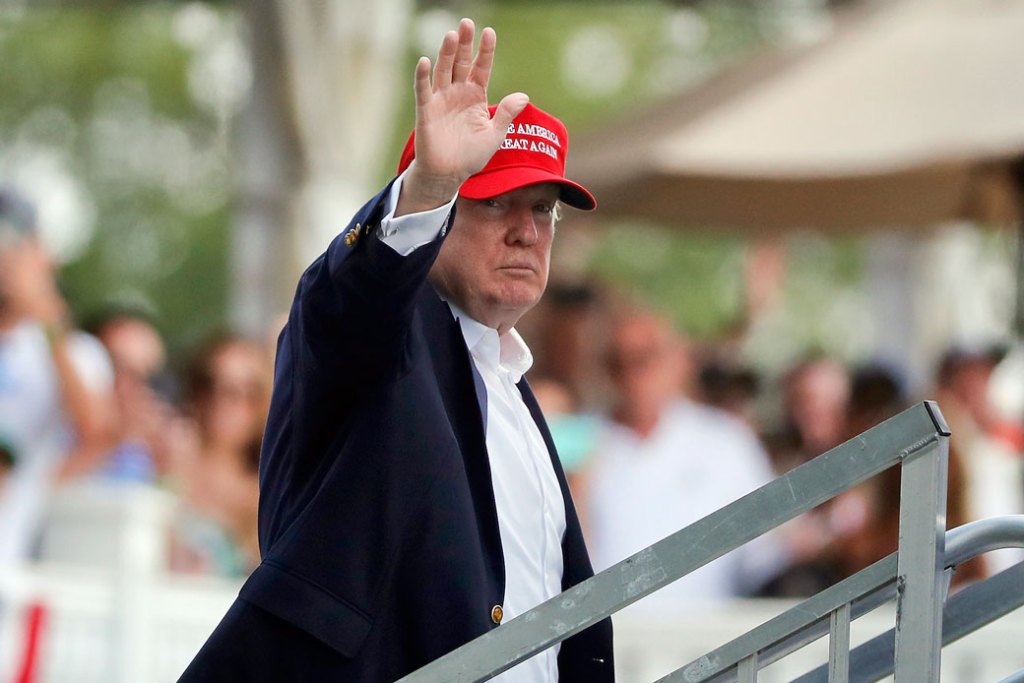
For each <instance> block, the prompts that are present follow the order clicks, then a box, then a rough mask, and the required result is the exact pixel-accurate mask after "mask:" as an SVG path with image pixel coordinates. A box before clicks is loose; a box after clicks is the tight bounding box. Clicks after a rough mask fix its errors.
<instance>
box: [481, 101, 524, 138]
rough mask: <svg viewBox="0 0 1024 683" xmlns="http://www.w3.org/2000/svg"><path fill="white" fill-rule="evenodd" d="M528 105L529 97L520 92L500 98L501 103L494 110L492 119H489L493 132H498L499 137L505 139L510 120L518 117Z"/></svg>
mask: <svg viewBox="0 0 1024 683" xmlns="http://www.w3.org/2000/svg"><path fill="white" fill-rule="evenodd" d="M529 103H530V96H529V95H527V94H526V93H522V92H514V93H512V94H510V95H505V97H503V98H501V102H498V108H497V109H495V110H494V118H493V119H491V120H492V121H493V122H494V128H495V130H500V131H501V136H502V137H505V131H506V130H508V124H510V123H512V119H514V118H515V117H517V116H519V113H520V112H521V111H523V109H525V108H526V105H527V104H529Z"/></svg>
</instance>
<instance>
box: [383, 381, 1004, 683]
mask: <svg viewBox="0 0 1024 683" xmlns="http://www.w3.org/2000/svg"><path fill="white" fill-rule="evenodd" d="M948 437H949V429H948V427H947V426H946V423H945V420H944V419H943V417H942V414H941V412H940V411H939V409H938V406H937V405H936V404H935V403H933V402H931V401H926V402H923V403H920V404H918V405H916V406H914V407H912V408H910V409H908V410H906V411H904V412H902V413H900V414H899V415H896V416H895V417H893V418H891V419H889V420H887V421H885V422H883V423H881V424H879V425H878V426H876V427H874V428H872V429H870V430H868V431H866V432H864V433H863V434H861V435H860V436H857V437H855V438H853V439H851V440H850V441H847V442H846V443H844V444H842V445H840V446H837V447H836V448H833V449H832V450H830V451H828V452H827V453H824V454H822V455H820V456H818V457H817V458H815V459H814V460H812V461H810V462H808V463H806V464H804V465H801V466H800V467H797V468H795V469H793V470H791V471H790V472H788V473H786V474H784V475H783V476H781V477H779V478H778V479H775V480H774V481H772V482H771V483H769V484H767V485H765V486H763V487H761V488H760V489H757V490H756V491H753V492H751V493H750V494H748V495H746V496H744V497H743V498H740V499H739V500H737V501H735V502H733V503H731V504H729V505H727V506H725V507H724V508H721V509H720V510H717V511H716V512H714V513H712V514H710V515H708V516H707V517H704V518H703V519H701V520H699V521H697V522H695V523H694V524H691V525H690V526H688V527H686V528H684V529H681V530H680V531H678V532H676V533H674V534H672V535H671V536H669V537H667V538H665V539H663V540H661V541H659V542H657V543H655V544H654V545H652V546H650V547H648V548H646V549H644V550H642V551H640V552H639V553H637V554H635V555H633V556H632V557H629V558H627V559H626V560H624V561H622V562H620V563H618V564H616V565H614V566H612V567H610V568H608V569H606V570H604V571H602V572H601V573H599V574H597V575H595V576H593V577H592V578H590V579H587V580H586V581H584V582H582V583H580V584H578V585H577V586H574V587H573V588H570V589H569V590H567V591H565V592H564V593H562V594H561V595H558V596H556V597H554V598H552V599H551V600H548V601H547V602H545V603H543V604H541V605H538V606H537V607H535V608H534V609H532V610H530V611H528V612H526V613H524V614H522V615H520V616H519V617H517V618H515V619H512V620H511V621H509V622H508V623H507V624H504V625H502V626H501V627H499V628H497V629H495V630H494V631H492V632H490V633H487V634H485V635H483V636H480V637H479V638H477V639H476V640H473V641H471V642H469V643H467V644H466V645H463V646H462V647H460V648H458V649H456V650H454V651H453V652H451V653H449V654H447V655H445V656H443V657H440V658H439V659H437V660H435V661H434V662H432V663H430V664H428V665H427V666H425V667H423V668H422V669H419V670H418V671H416V672H413V673H412V674H410V675H408V676H406V677H404V678H402V679H401V681H400V683H430V682H437V683H441V682H444V683H449V682H456V681H459V682H465V683H468V682H470V681H485V680H488V679H489V678H492V677H493V676H496V675H497V674H499V673H501V672H502V671H505V670H506V669H508V668H510V667H512V666H514V665H516V664H518V663H519V662H521V661H523V660H525V659H527V658H529V657H531V656H533V655H534V654H536V653H538V652H540V651H542V650H544V649H546V648H548V647H551V646H552V645H554V644H556V643H559V642H561V641H562V640H565V639H566V638H568V637H570V636H572V635H573V634H575V633H578V632H579V631H581V630H583V629H585V628H587V627H588V626H591V625H593V624H595V623H597V622H598V621H600V620H602V619H604V618H606V617H608V616H609V615H611V614H613V613H615V612H617V611H619V610H620V609H622V608H624V607H626V606H627V605H630V604H632V603H633V602H636V601H637V600H639V599H641V598H643V597H645V596H647V595H650V594H651V593H654V592H655V591H657V590H658V589H660V588H662V587H664V586H666V585H668V584H669V583H671V582H673V581H675V580H676V579H679V578H680V577H682V576H685V575H686V574H689V573H690V572H692V571H694V570H696V569H698V568H700V567H702V566H704V565H706V564H708V563H709V562H711V561H713V560H715V559H717V558H718V557H721V556H722V555H724V554H726V553H727V552H730V551H732V550H734V549H736V548H738V547H739V546H741V545H743V544H745V543H747V542H749V541H751V540H752V539H754V538H757V537H758V536H760V535H762V534H764V533H766V532H768V531H770V530H771V529H773V528H775V527H777V526H779V525H781V524H783V523H785V522H787V521H789V520H791V519H793V518H794V517H796V516H798V515H800V514H802V513H804V512H806V511H808V510H810V509H812V508H814V507H816V506H818V505H820V504H822V503H824V502H826V501H828V500H830V499H831V498H834V497H835V496H837V495H838V494H840V493H842V492H843V491H845V490H847V489H849V488H852V487H853V486H856V485H857V484H859V483H861V482H863V481H865V480H867V479H869V478H870V477H872V476H874V475H876V474H878V473H880V472H882V471H884V470H886V469H888V468H890V467H893V466H896V465H899V466H900V467H901V468H902V475H901V491H900V530H899V546H898V551H897V552H896V553H894V554H893V555H891V556H889V557H887V558H885V559H883V560H881V561H879V562H877V563H875V564H874V565H871V566H870V567H868V568H867V569H864V570H863V571H861V572H860V573H858V574H856V575H854V576H852V577H850V578H848V579H846V580H844V581H842V582H840V583H837V584H836V585H834V586H832V587H830V588H828V589H826V590H825V591H823V592H821V593H819V594H817V595H815V596H813V597H811V598H809V599H808V600H806V601H804V602H802V603H800V604H799V605H798V606H797V607H795V608H793V609H791V610H788V611H787V612H785V613H783V614H781V615H779V616H778V617H776V618H775V619H772V620H770V621H768V622H766V623H765V624H763V625H762V626H760V627H758V628H755V629H753V630H752V631H750V632H748V633H747V634H745V635H743V636H741V637H740V638H738V639H736V640H734V641H732V642H731V643H729V644H727V645H725V646H723V647H721V648H718V649H717V650H715V651H713V652H712V653H709V654H708V655H705V656H704V657H701V658H700V659H698V660H696V661H695V662H692V663H690V664H688V665H687V666H685V667H682V668H681V669H678V670H676V671H674V672H673V673H671V674H669V675H668V676H666V677H664V678H663V679H661V680H662V681H685V682H686V683H696V682H697V681H726V680H732V681H740V682H741V683H747V682H750V681H756V680H757V673H758V671H759V669H761V668H762V667H764V666H766V665H767V664H769V663H770V662H772V661H775V660H776V659H778V658H779V657H781V656H784V655H785V654H787V653H788V652H791V651H793V650H794V649H797V648H799V647H802V646H803V645H805V644H807V643H809V642H811V641H813V640H815V639H817V638H819V637H821V636H822V635H824V633H826V632H827V633H829V636H830V648H829V662H828V664H827V665H826V667H824V668H823V669H822V671H821V672H820V673H819V672H811V674H808V676H810V678H806V677H805V678H806V680H809V681H810V680H823V679H822V678H821V676H825V677H827V680H829V681H831V682H834V683H843V682H845V681H849V680H875V679H874V678H870V679H868V678H864V677H862V675H861V673H860V669H861V668H862V660H864V661H865V662H868V663H874V662H875V661H876V660H878V659H879V654H878V653H879V652H882V650H883V649H884V648H885V647H890V648H891V649H890V650H889V651H888V653H889V654H888V662H890V663H891V668H889V671H890V672H894V673H895V679H896V681H897V682H908V683H909V682H911V681H913V682H915V683H919V682H921V681H937V680H938V677H939V656H940V649H941V646H942V644H943V640H944V638H945V637H947V636H952V634H953V633H954V631H956V630H957V629H960V628H963V629H966V630H964V632H965V633H966V632H968V631H969V630H973V629H974V628H978V626H980V625H981V623H984V619H981V620H980V621H979V619H977V618H975V617H972V616H971V615H970V614H968V613H969V612H972V610H971V609H969V606H970V605H971V604H976V603H978V602H982V601H986V600H990V599H994V596H996V595H997V594H998V592H999V590H1005V585H1004V584H1005V583H1006V582H1014V581H1016V582H1017V584H1016V585H1017V587H1018V588H1019V586H1020V583H1019V582H1020V581H1021V578H1020V577H1021V572H1022V569H1024V565H1021V566H1018V567H1015V568H1011V569H1009V570H1006V571H1005V572H1003V573H1002V574H999V575H996V576H994V577H992V578H991V579H989V580H987V581H985V582H984V583H982V584H979V586H978V587H977V590H976V591H972V592H971V593H968V592H967V591H964V596H965V597H964V598H962V599H961V598H959V596H960V594H957V596H954V598H953V599H951V600H950V608H949V609H947V616H946V619H947V623H945V624H944V622H943V602H944V599H945V595H946V589H947V582H946V581H945V578H946V577H945V571H944V570H945V568H946V567H947V565H948V562H947V561H946V558H947V553H946V547H945V543H946V533H945V509H946V466H947V458H948ZM1010 526H1011V527H1013V524H1010ZM972 528H974V527H972ZM1013 528H1014V529H1015V528H1016V527H1013ZM1004 531H1005V530H1004ZM956 533H957V532H953V535H951V537H950V543H951V546H952V545H953V544H954V541H956V543H957V544H960V545H963V544H965V543H966V545H968V546H970V545H971V544H970V543H967V542H966V541H957V540H956V539H958V538H976V536H977V534H978V533H979V532H969V531H963V532H959V533H960V535H959V536H957V535H956ZM969 534H974V535H969ZM982 535H983V536H984V534H982ZM1021 537H1022V539H1024V534H1022V536H1021ZM972 542H973V541H972ZM1011 544H1013V543H1011ZM957 547H958V548H959V545H958V546H957ZM951 550H952V548H951ZM968 550H970V548H968ZM957 552H958V553H962V552H963V549H962V548H960V549H958V550H957ZM985 586H988V587H987V588H986V587H985ZM1017 593H1018V594H1021V593H1024V591H1020V590H1017ZM892 597H895V598H896V601H897V618H896V628H895V629H893V631H892V632H890V633H889V634H885V635H883V636H880V637H879V639H876V640H877V641H878V642H877V643H876V644H875V645H873V646H872V647H871V648H868V647H867V646H868V645H872V643H874V642H875V641H869V643H865V645H863V646H861V647H858V648H857V649H855V650H853V652H851V650H850V640H849V632H850V621H851V620H852V619H855V618H856V617H857V616H859V615H861V614H863V613H865V612H867V611H869V610H870V609H873V608H874V607H876V606H877V605H879V604H881V603H883V602H885V601H886V600H889V599H891V598H892ZM998 602H1000V605H994V604H993V605H991V608H990V610H989V613H992V614H995V613H997V612H998V611H999V609H998V608H999V607H1000V606H1005V605H1006V604H1007V603H1008V602H1012V601H1007V600H1005V599H1003V600H1001V601H998ZM961 603H963V604H964V605H965V607H964V608H963V609H960V610H959V611H957V610H958V606H959V605H960V604H961ZM958 614H963V615H965V616H954V615H958ZM996 616H998V614H996ZM985 618H987V617H985ZM954 622H955V624H958V625H957V626H953V623H954ZM869 660H870V661H869ZM851 671H854V672H857V673H855V675H854V677H853V678H852V679H851ZM883 675H884V674H883Z"/></svg>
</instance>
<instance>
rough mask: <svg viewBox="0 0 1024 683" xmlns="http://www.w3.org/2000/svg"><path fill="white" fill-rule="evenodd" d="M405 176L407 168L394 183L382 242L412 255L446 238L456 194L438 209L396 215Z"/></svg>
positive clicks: (387, 201)
mask: <svg viewBox="0 0 1024 683" xmlns="http://www.w3.org/2000/svg"><path fill="white" fill-rule="evenodd" d="M404 179H405V172H404V171H403V172H402V175H400V176H398V178H397V179H396V180H395V182H394V183H392V185H391V190H390V191H389V193H388V197H387V199H386V200H385V208H386V209H387V214H386V215H385V216H384V218H382V219H381V221H380V229H379V230H378V232H377V235H378V237H379V238H380V241H381V242H383V243H384V244H386V245H388V246H389V247H391V248H392V249H393V250H395V251H396V252H397V253H398V254H399V255H400V256H408V255H409V254H411V253H412V252H414V251H416V250H417V249H419V248H420V247H422V246H425V245H427V244H430V243H431V242H433V241H434V240H436V239H437V238H438V237H443V236H444V231H445V226H446V225H447V223H448V214H450V213H451V211H452V206H453V205H454V204H455V197H452V198H451V201H449V202H448V203H447V204H444V205H443V206H439V207H437V208H436V209H431V210H430V211H421V212H420V213H408V214H406V215H404V216H399V217H398V218H395V209H396V208H398V197H399V195H400V194H401V192H402V181H403V180H404ZM456 196H458V195H456Z"/></svg>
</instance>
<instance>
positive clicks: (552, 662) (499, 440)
mask: <svg viewBox="0 0 1024 683" xmlns="http://www.w3.org/2000/svg"><path fill="white" fill-rule="evenodd" d="M403 175H404V174H403ZM402 179H403V178H402V177H399V179H398V180H396V181H395V184H394V185H393V186H392V189H391V194H390V196H389V197H388V198H387V204H386V208H387V214H386V216H385V217H384V219H383V220H382V221H381V228H380V232H379V235H380V239H381V240H382V241H383V242H384V243H385V244H387V245H388V246H390V247H391V248H393V249H394V250H395V251H396V252H398V253H399V254H401V255H403V256H407V255H409V254H410V253H412V252H413V251H414V250H415V249H417V248H419V247H421V246H424V245H425V244H429V243H430V242H432V241H433V240H434V239H436V238H437V237H438V236H440V235H441V234H442V230H443V228H444V223H445V219H446V218H447V216H448V213H449V211H450V210H451V205H452V203H453V202H454V201H455V200H454V198H453V199H452V202H449V203H448V204H446V205H445V206H442V207H440V208H438V209H434V210H432V211H426V212H423V213H418V214H408V215H405V216H401V217H399V218H395V217H394V212H395V207H396V206H397V203H398V195H399V192H400V191H401V182H402ZM448 305H449V306H450V307H451V310H452V315H454V316H455V318H456V319H457V320H458V321H459V326H460V328H461V330H462V336H463V338H464V339H465V341H466V347H467V348H468V349H469V351H470V355H471V356H472V358H473V364H474V365H475V366H476V370H477V372H479V374H480V377H481V378H482V379H483V382H484V386H485V388H486V392H487V410H486V416H487V424H486V428H485V434H486V441H487V454H488V460H489V462H490V465H491V484H492V486H493V488H494V502H495V506H496V508H497V512H498V530H499V533H500V535H501V549H502V556H503V559H504V563H505V598H504V601H503V603H502V609H503V612H504V616H503V619H502V621H503V622H505V621H507V620H508V619H512V618H514V617H516V616H518V615H520V614H522V613H523V612H526V611H527V610H529V609H531V608H533V607H536V606H537V605H539V604H540V603H542V602H544V601H545V600H548V599H550V598H552V597H554V596H556V595H558V594H559V593H560V592H561V591H562V537H563V536H564V534H565V501H564V500H563V498H562V491H561V488H560V487H559V485H558V479H557V478H556V476H555V471H554V467H553V466H552V464H551V456H550V454H549V453H548V449H547V446H546V445H545V444H544V439H543V437H541V434H540V430H539V429H538V428H537V424H536V423H535V422H534V421H533V417H532V416H531V415H530V411H529V409H528V408H527V407H526V404H525V403H523V398H522V395H521V394H520V393H519V389H518V388H517V387H516V384H517V383H518V382H519V381H520V380H521V379H522V377H523V375H524V374H525V373H526V371H527V370H529V368H530V366H531V365H533V356H532V354H531V353H530V349H529V348H528V347H527V346H526V343H525V342H524V341H523V339H522V337H520V336H519V333H518V332H516V331H515V330H514V329H511V330H509V331H508V332H506V333H505V334H503V335H500V336H499V335H498V332H497V330H495V329H493V328H490V327H487V326H485V325H483V324H482V323H480V322H478V321H476V320H474V319H473V318H471V317H469V316H468V315H467V314H466V313H464V312H463V311H461V310H460V309H459V308H458V307H457V306H455V305H454V304H453V303H451V302H449V304H448ZM558 650H559V646H558V645H556V646H554V647H551V648H548V649H547V650H545V651H544V652H542V653H540V654H538V655H536V656H534V657H532V658H530V659H529V660H527V661H525V662H522V663H521V664H519V665H517V666H515V667H513V668H511V669H509V670H508V671H506V672H504V673H503V674H501V675H499V676H497V677H496V678H494V679H492V680H496V681H502V682H503V683H513V682H519V681H522V682H524V683H526V682H537V681H557V680H558Z"/></svg>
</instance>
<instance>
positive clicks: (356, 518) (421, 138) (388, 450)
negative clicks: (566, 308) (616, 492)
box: [183, 19, 613, 681]
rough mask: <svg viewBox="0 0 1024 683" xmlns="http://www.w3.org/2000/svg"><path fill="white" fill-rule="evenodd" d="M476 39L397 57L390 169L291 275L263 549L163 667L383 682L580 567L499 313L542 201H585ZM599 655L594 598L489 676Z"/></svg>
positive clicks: (540, 284) (553, 136) (268, 453)
mask: <svg viewBox="0 0 1024 683" xmlns="http://www.w3.org/2000/svg"><path fill="white" fill-rule="evenodd" d="M473 39H474V27H473V23H472V22H471V21H469V20H468V19H464V20H462V22H461V23H460V25H459V30H458V32H457V33H456V32H454V31H450V32H449V33H448V34H446V36H445V38H444V41H443V43H442V45H441V49H440V51H439V53H438V58H437V63H436V65H435V67H434V70H433V78H432V79H431V72H430V61H429V60H428V59H426V58H422V59H421V60H420V62H419V63H418V64H417V66H416V77H415V92H416V128H415V131H414V137H413V138H412V139H411V140H410V144H409V145H408V146H407V148H406V152H405V153H404V154H403V158H402V164H401V168H400V169H399V170H400V171H401V172H402V175H401V176H400V177H399V178H398V179H397V180H395V181H394V182H393V183H392V184H391V185H390V186H389V187H387V188H385V190H384V191H383V192H382V193H381V194H380V195H378V196H377V197H375V198H374V199H372V200H371V201H370V202H369V203H368V204H367V205H366V206H365V207H363V209H362V210H360V211H359V212H358V213H357V214H356V216H355V217H354V219H353V221H352V223H351V224H350V226H349V228H348V230H347V231H346V232H345V233H344V234H343V235H342V236H340V237H339V238H337V239H336V240H335V241H334V242H333V243H332V245H331V246H330V247H329V248H328V250H327V252H326V253H325V254H324V255H323V256H322V257H320V258H319V259H318V260H317V261H315V262H314V263H313V265H312V266H310V268H309V269H308V270H307V271H306V273H305V274H304V275H303V277H302V280H301V282H300V283H299V287H298V292H297V294H296V298H295V302H294V304H293V307H292V310H291V313H290V316H289V320H288V323H287V325H286V327H285V330H284V332H283V333H282V335H281V338H280V341H279V345H278V355H277V367H276V372H275V375H276V376H275V387H274V396H273V399H272V404H271V409H270V417H269V421H268V425H267V435H266V440H265V442H264V448H263V454H262V461H261V467H260V469H261V471H260V484H261V499H260V545H261V552H262V555H263V561H262V564H261V565H260V566H259V567H258V568H257V569H256V570H255V572H254V573H253V574H252V576H251V577H250V578H249V580H248V581H247V582H246V584H245V586H244V587H243V588H242V591H241V594H240V597H239V600H237V601H236V602H235V604H234V605H233V606H232V608H231V609H230V610H229V612H228V614H227V615H226V617H225V618H224V620H223V621H222V623H221V625H220V626H219V627H218V628H217V630H216V631H215V632H214V634H213V635H212V636H211V638H210V640H209V641H208V642H207V644H206V646H205V647H204V648H203V650H202V651H201V652H200V653H199V655H197V657H196V659H195V660H194V661H193V663H192V665H191V666H190V668H189V669H188V670H187V671H186V673H185V675H184V678H183V680H186V681H206V680H209V681H225V680H240V681H243V680H244V681H261V680H267V681H283V680H310V681H314V680H315V681H320V680H324V681H326V680H336V681H392V680H395V679H396V678H399V677H401V676H402V675H404V674H406V673H409V672H411V671H413V670H415V669H417V668H419V667H420V666H422V665H424V664H426V663H428V662H430V661H431V660H433V659H436V658H437V657H439V656H440V655H442V654H444V653H446V652H448V651H450V650H452V649H454V648H455V647H457V646H459V645H461V644H463V643H465V642H467V641H469V640H471V639H473V638H475V637H476V636H479V635H482V634H485V633H488V632H490V631H491V630H493V629H495V628H498V627H499V625H500V624H501V623H504V622H506V621H508V620H509V619H511V618H513V617H515V616H517V615H518V614H521V613H522V612H524V611H526V610H528V609H529V608H531V607H533V606H535V605H536V604H538V603H540V602H542V601H544V600H546V599H548V598H550V597H553V596H554V595H557V594H558V593H559V592H561V591H562V590H563V589H565V588H568V587H569V586H571V585H573V584H575V583H578V582H579V581H582V580H583V579H585V578H587V577H589V576H590V575H591V574H592V570H591V567H590V562H589V560H588V558H587V553H586V550H585V548H584V545H583V537H582V534H581V532H580V528H579V522H578V520H577V518H576V513H575V511H574V509H573V506H572V502H571V499H570V498H569V495H568V490H567V488H566V484H565V477H564V475H563V473H562V471H561V468H560V466H559V465H558V461H557V458H556V457H555V454H554V446H553V445H552V443H551V439H550V434H549V433H548V430H547V428H546V426H545V424H544V420H543V417H542V416H541V414H540V410H539V408H538V407H537V404H536V401H535V400H534V398H533V395H532V393H531V391H530V389H529V387H528V385H527V384H526V382H525V381H523V380H522V379H521V378H522V374H523V373H524V372H525V371H526V369H527V368H529V366H530V363H531V356H530V353H529V350H528V349H527V347H526V345H525V344H524V343H523V341H522V339H521V338H520V337H519V336H518V334H517V333H516V332H515V330H514V328H513V326H514V325H515V323H516V321H517V320H518V319H519V317H520V316H521V315H523V313H525V312H526V311H527V310H529V309H530V308H531V307H532V306H533V305H534V304H535V303H536V302H537V300H538V299H539V298H540V296H541V294H542V292H543V290H544V288H545V285H546V283H547V275H548V264H549V256H550V249H551V241H552V238H553V235H554V214H555V211H556V203H557V201H558V200H559V199H561V200H562V201H563V202H565V203H567V204H569V205H572V206H576V207H579V208H583V209H590V208H593V207H594V200H593V197H591V195H590V194H589V193H588V192H587V191H586V190H585V189H583V188H582V187H580V186H579V185H576V184H575V183H572V182H571V181H568V180H566V179H565V178H564V176H563V169H564V164H565V153H566V149H567V144H568V140H567V136H566V133H565V128H564V126H562V124H561V122H559V121H558V120H557V119H555V118H554V117H552V116H550V115H548V114H546V113H544V112H542V111H540V110H539V109H537V108H535V107H532V106H528V105H527V97H526V96H525V95H523V94H521V93H516V94H512V95H508V96H506V97H505V98H504V99H503V100H501V102H500V103H499V104H498V105H497V106H496V107H491V108H489V107H488V105H487V83H488V80H489V77H490V71H491V65H492V61H493V56H494V46H495V34H494V31H492V30H491V29H484V31H483V34H482V37H481V40H480V47H479V51H478V52H477V54H476V56H475V58H474V56H473ZM506 135H507V136H506ZM457 193H458V198H457V200H455V197H456V194H457ZM453 202H454V205H453ZM612 672H613V669H612V653H611V625H610V622H608V621H605V622H602V623H601V624H599V625H597V626H595V627H593V628H591V629H589V630H588V631H586V632H583V633H580V634H578V635H576V636H574V637H572V638H570V639H568V640H566V641H564V642H563V643H561V645H560V647H557V646H556V647H554V648H551V649H549V650H547V651H546V652H544V653H541V654H539V655H537V656H536V657H534V658H531V659H530V660H528V661H527V662H524V663H523V664H521V665H520V666H519V667H516V668H514V669H513V670H510V671H508V672H506V673H505V674H503V680H506V681H554V680H559V679H561V680H563V681H608V680H612V678H613V673H612Z"/></svg>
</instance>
